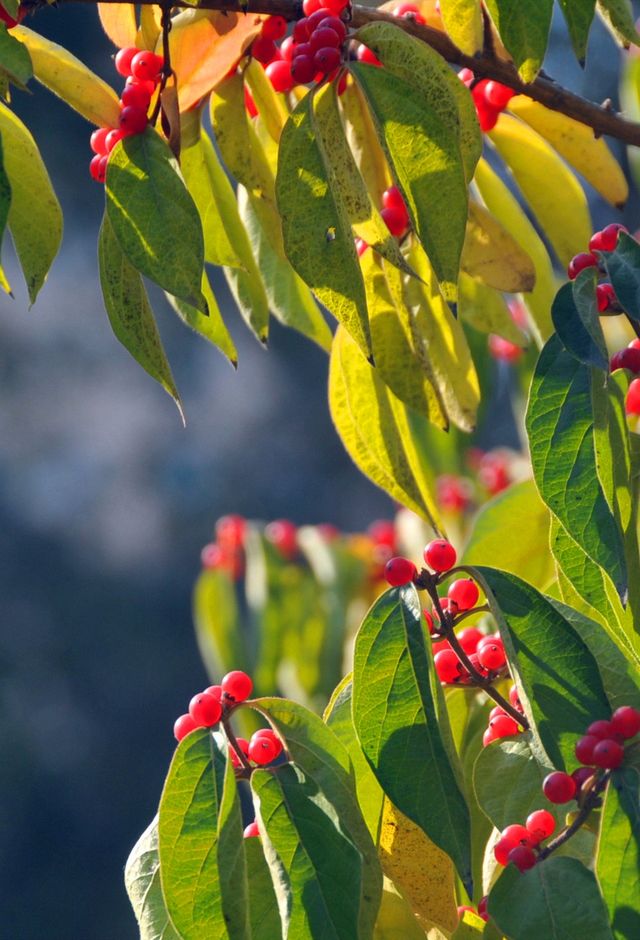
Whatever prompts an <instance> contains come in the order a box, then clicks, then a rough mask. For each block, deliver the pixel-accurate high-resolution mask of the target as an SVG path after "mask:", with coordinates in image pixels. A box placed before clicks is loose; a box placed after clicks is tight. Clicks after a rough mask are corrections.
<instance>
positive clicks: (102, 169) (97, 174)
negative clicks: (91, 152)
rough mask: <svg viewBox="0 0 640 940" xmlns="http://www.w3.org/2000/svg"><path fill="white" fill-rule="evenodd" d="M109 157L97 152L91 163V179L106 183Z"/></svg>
mask: <svg viewBox="0 0 640 940" xmlns="http://www.w3.org/2000/svg"><path fill="white" fill-rule="evenodd" d="M107 159H108V157H101V156H100V154H96V155H95V157H93V158H92V160H91V163H90V164H89V173H90V174H91V179H93V180H95V181H96V183H104V181H105V179H106V178H107Z"/></svg>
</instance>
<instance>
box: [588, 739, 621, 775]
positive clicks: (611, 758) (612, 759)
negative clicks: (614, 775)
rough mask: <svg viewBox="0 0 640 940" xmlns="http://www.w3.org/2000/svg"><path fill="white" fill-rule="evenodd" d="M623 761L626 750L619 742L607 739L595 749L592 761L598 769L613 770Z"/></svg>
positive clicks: (599, 742)
mask: <svg viewBox="0 0 640 940" xmlns="http://www.w3.org/2000/svg"><path fill="white" fill-rule="evenodd" d="M623 759H624V748H623V746H622V745H621V744H619V743H618V742H617V741H613V740H610V739H608V738H605V739H604V740H603V741H598V743H597V744H596V746H595V747H594V749H593V757H592V761H593V763H594V764H595V765H596V767H603V768H604V769H605V770H613V769H614V768H615V767H619V766H620V764H621V763H622V761H623Z"/></svg>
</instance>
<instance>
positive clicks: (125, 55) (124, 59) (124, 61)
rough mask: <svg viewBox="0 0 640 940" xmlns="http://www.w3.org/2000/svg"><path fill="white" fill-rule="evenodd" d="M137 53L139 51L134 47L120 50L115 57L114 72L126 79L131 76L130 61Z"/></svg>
mask: <svg viewBox="0 0 640 940" xmlns="http://www.w3.org/2000/svg"><path fill="white" fill-rule="evenodd" d="M139 52H140V50H139V49H137V48H136V46H127V48H126V49H120V51H119V52H117V53H116V57H115V66H116V72H119V73H120V75H122V76H124V78H128V77H129V76H130V75H131V60H132V59H133V57H134V56H135V55H137V54H138V53H139Z"/></svg>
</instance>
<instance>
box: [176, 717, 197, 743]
mask: <svg viewBox="0 0 640 940" xmlns="http://www.w3.org/2000/svg"><path fill="white" fill-rule="evenodd" d="M197 727H198V726H197V724H196V723H195V721H194V720H193V718H192V717H191V715H180V717H179V718H176V721H175V724H174V726H173V736H174V737H175V739H176V741H182V739H183V738H186V736H187V735H188V734H190V733H191V732H192V731H195V730H196V728H197Z"/></svg>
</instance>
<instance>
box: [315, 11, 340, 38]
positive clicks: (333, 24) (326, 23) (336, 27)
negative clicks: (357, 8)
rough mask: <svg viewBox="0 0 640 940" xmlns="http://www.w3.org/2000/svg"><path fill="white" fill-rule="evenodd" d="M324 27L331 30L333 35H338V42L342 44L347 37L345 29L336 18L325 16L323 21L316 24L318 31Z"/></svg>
mask: <svg viewBox="0 0 640 940" xmlns="http://www.w3.org/2000/svg"><path fill="white" fill-rule="evenodd" d="M325 27H327V28H328V29H332V30H333V31H334V33H337V34H338V36H339V37H340V41H341V42H344V40H345V39H346V37H347V27H346V26H345V24H344V23H343V22H342V20H340V19H338V17H337V16H325V17H324V19H321V20H320V22H319V23H318V29H324V28H325Z"/></svg>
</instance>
